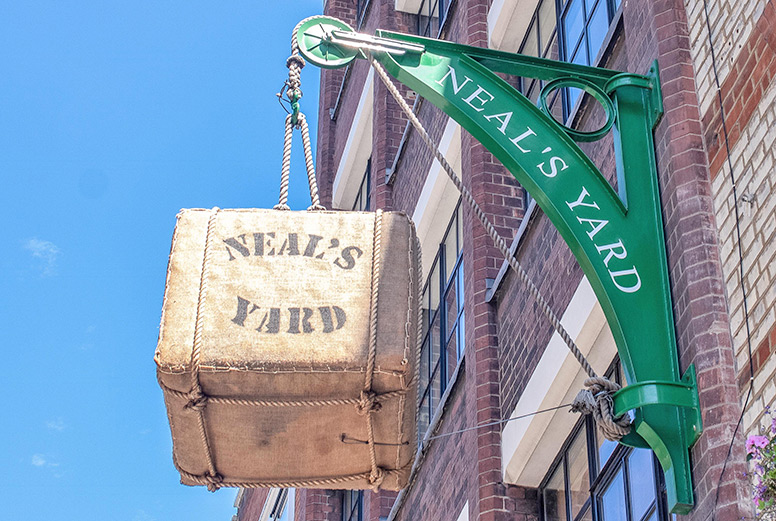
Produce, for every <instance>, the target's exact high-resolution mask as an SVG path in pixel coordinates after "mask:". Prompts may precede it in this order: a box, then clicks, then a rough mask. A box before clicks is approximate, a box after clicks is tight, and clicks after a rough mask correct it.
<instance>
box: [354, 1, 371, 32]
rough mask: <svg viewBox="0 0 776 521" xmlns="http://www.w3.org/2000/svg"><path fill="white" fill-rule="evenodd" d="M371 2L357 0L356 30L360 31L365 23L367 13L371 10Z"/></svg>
mask: <svg viewBox="0 0 776 521" xmlns="http://www.w3.org/2000/svg"><path fill="white" fill-rule="evenodd" d="M369 2H370V0H356V28H358V29H360V28H361V25H362V24H363V23H364V17H365V16H366V11H367V9H368V8H369Z"/></svg>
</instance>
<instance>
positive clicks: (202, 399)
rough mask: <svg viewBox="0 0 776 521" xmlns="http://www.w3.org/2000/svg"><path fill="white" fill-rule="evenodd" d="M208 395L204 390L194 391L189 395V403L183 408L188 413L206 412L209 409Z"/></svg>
mask: <svg viewBox="0 0 776 521" xmlns="http://www.w3.org/2000/svg"><path fill="white" fill-rule="evenodd" d="M207 401H208V398H207V395H206V394H205V393H203V392H202V389H192V391H191V392H190V393H189V401H188V402H187V403H186V405H184V406H183V408H184V409H186V410H188V411H204V410H205V407H207Z"/></svg>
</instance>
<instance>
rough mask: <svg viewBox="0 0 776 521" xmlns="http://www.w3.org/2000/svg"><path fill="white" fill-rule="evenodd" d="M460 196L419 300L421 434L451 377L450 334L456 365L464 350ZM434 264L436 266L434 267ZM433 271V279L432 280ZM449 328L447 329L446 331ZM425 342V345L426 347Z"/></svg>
mask: <svg viewBox="0 0 776 521" xmlns="http://www.w3.org/2000/svg"><path fill="white" fill-rule="evenodd" d="M461 201H462V200H461V199H460V198H459V200H458V203H457V204H456V206H455V209H454V210H453V213H452V215H451V217H450V221H449V222H448V224H447V228H446V229H445V233H444V235H443V236H442V241H441V242H440V244H439V246H438V249H437V254H436V256H435V257H434V261H433V262H432V263H431V269H430V270H429V272H428V273H429V275H428V278H427V279H426V282H425V283H424V285H423V291H422V294H421V295H422V303H421V308H422V309H428V316H426V314H424V315H423V319H422V320H423V323H422V325H421V327H422V328H423V339H422V342H421V353H420V356H421V362H420V364H421V369H420V388H419V393H418V404H419V405H418V407H419V414H418V435H419V436H421V437H422V436H423V434H424V433H425V432H426V430H427V429H428V427H429V426H430V424H431V422H432V420H433V418H434V415H435V413H436V411H437V410H438V408H439V405H440V404H441V403H442V398H443V396H444V394H445V391H446V390H447V388H448V386H449V383H450V380H451V378H452V375H453V373H454V372H455V371H454V369H455V368H454V367H450V363H451V361H452V360H451V359H450V358H449V356H448V355H449V349H448V348H449V345H450V342H451V340H452V339H453V337H455V340H456V346H455V348H456V349H455V363H456V366H457V365H458V364H459V363H460V361H461V360H462V359H463V355H464V351H465V334H466V326H465V321H466V312H465V311H466V306H465V301H466V294H465V290H464V289H463V285H464V266H463V222H462V221H463V211H462V206H461ZM453 226H455V231H454V236H453V237H451V236H450V232H451V231H452V230H453ZM450 239H453V240H455V241H456V244H455V250H456V252H457V253H456V259H455V261H454V262H453V263H452V266H451V267H450V274H449V276H448V275H447V274H446V273H445V271H446V267H447V260H448V259H447V248H446V246H447V243H448V241H449V240H450ZM437 268H439V270H438V271H437ZM435 271H436V276H437V278H436V280H432V279H433V277H434V275H435ZM431 284H436V285H437V287H436V292H437V293H436V294H437V296H438V303H437V307H436V308H435V309H433V310H432V309H431V307H430V304H431V302H430V300H431V293H430V288H431ZM453 290H455V306H456V307H457V309H456V310H455V319H454V320H453V323H452V324H450V323H449V322H450V321H449V309H448V303H447V297H448V295H449V294H450V292H451V291H453ZM427 298H428V307H427V308H424V307H423V306H424V305H426V303H427V301H426V299H427ZM437 319H439V322H438V324H439V325H438V332H437V336H438V338H436V343H435V342H434V339H433V338H432V335H433V334H434V332H435V328H434V327H432V326H434V323H435V322H437ZM448 331H449V333H448ZM426 346H428V347H426ZM424 356H425V357H427V358H428V360H427V362H428V364H427V367H426V369H427V372H428V374H424V373H423V357H424ZM435 358H436V362H435V363H434V364H433V365H432V362H434V359H435ZM437 371H438V372H439V375H438V378H439V390H438V392H439V394H438V396H435V395H434V391H435V389H434V386H435V382H436V381H437ZM427 398H428V402H426V403H425V404H424V402H425V401H426V399H427ZM424 407H426V408H427V409H428V410H427V413H428V423H427V424H425V426H424V425H423V424H424V423H426V422H425V418H424V416H423V408H424Z"/></svg>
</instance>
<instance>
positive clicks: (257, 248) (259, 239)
mask: <svg viewBox="0 0 776 521" xmlns="http://www.w3.org/2000/svg"><path fill="white" fill-rule="evenodd" d="M253 254H254V255H255V256H256V257H261V256H263V255H264V234H263V233H254V234H253Z"/></svg>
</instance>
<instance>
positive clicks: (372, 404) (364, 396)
mask: <svg viewBox="0 0 776 521" xmlns="http://www.w3.org/2000/svg"><path fill="white" fill-rule="evenodd" d="M376 398H377V394H375V393H373V392H372V391H361V397H360V398H359V400H358V403H357V404H356V411H357V412H358V414H360V415H361V416H365V415H367V414H369V413H372V412H377V411H379V410H380V409H382V408H383V405H382V404H381V403H380V402H378V401H377V399H376Z"/></svg>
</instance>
